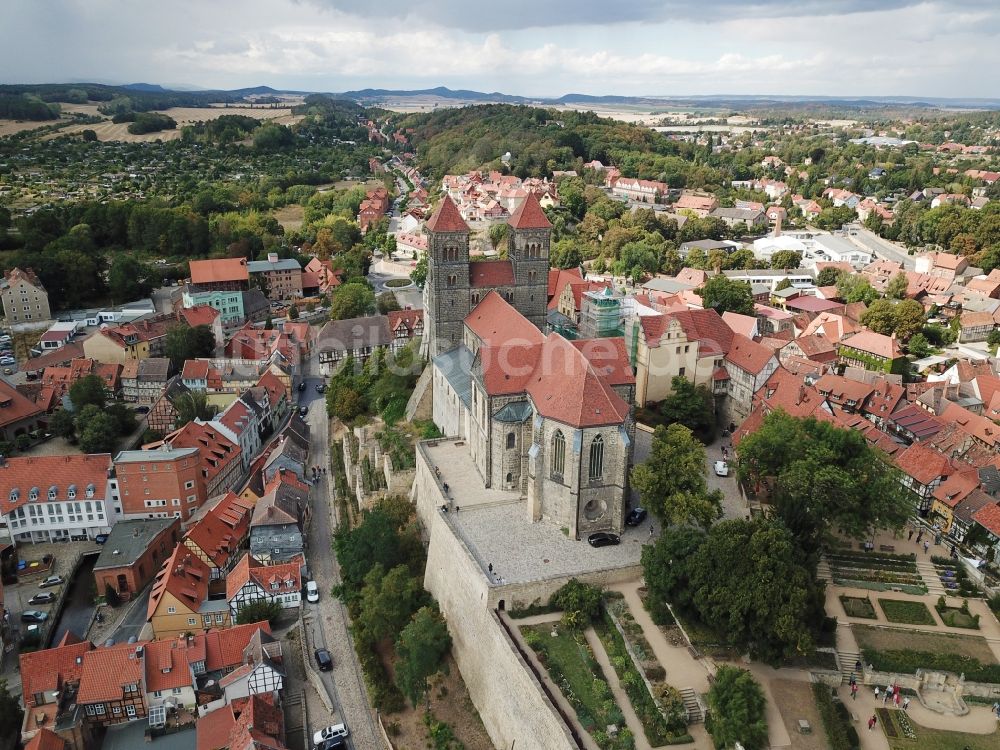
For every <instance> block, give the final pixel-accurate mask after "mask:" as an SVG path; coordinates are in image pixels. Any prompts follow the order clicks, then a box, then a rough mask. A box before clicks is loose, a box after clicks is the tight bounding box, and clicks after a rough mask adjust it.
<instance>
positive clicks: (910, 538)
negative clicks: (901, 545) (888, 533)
mask: <svg viewBox="0 0 1000 750" xmlns="http://www.w3.org/2000/svg"><path fill="white" fill-rule="evenodd" d="M906 541H908V542H912V541H913V529H910V536H909V538H908V539H907V540H906Z"/></svg>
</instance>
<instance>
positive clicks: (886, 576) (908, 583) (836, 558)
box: [826, 551, 927, 593]
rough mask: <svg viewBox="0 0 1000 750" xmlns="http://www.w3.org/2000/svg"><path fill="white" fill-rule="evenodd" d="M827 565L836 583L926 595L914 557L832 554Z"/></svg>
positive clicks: (877, 554)
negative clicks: (897, 589) (896, 589)
mask: <svg viewBox="0 0 1000 750" xmlns="http://www.w3.org/2000/svg"><path fill="white" fill-rule="evenodd" d="M826 561H827V563H828V564H829V566H830V574H831V576H832V577H833V580H834V582H836V583H838V584H840V585H842V586H852V585H853V586H858V587H860V588H868V589H874V590H885V589H886V588H893V587H898V588H901V589H902V590H904V591H906V592H907V593H926V592H927V587H926V586H925V585H924V581H923V578H922V577H921V575H920V573H919V571H918V570H917V564H916V560H915V558H914V556H913V555H894V554H889V553H884V552H863V553H857V552H842V551H835V552H829V553H827V555H826Z"/></svg>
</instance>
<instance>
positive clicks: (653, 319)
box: [625, 310, 733, 405]
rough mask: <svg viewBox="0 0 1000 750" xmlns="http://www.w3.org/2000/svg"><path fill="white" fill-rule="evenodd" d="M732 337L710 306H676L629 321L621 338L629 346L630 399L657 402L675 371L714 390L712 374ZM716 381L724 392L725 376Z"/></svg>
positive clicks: (667, 390) (645, 402)
mask: <svg viewBox="0 0 1000 750" xmlns="http://www.w3.org/2000/svg"><path fill="white" fill-rule="evenodd" d="M732 338H733V332H732V330H731V329H730V328H729V327H728V326H727V325H726V324H725V322H724V321H723V320H722V317H721V316H720V315H719V314H718V313H717V312H716V311H715V310H680V311H677V312H671V313H662V314H660V315H644V316H641V317H638V318H635V319H633V320H632V321H630V322H629V323H628V329H627V330H626V333H625V341H626V345H627V346H631V347H633V351H634V354H633V361H634V365H635V386H636V390H635V400H636V403H637V404H640V405H645V404H647V403H650V402H656V401H662V400H663V399H664V398H666V397H667V396H669V395H670V393H671V392H672V391H673V387H672V385H671V383H672V381H673V379H674V378H675V377H677V376H680V377H683V378H686V379H687V380H689V381H691V382H693V383H694V384H695V385H704V386H706V387H707V388H709V389H710V390H712V391H713V392H715V391H716V388H715V386H716V379H715V375H716V372H717V370H719V368H721V367H722V363H723V359H724V358H725V353H726V352H727V351H728V349H729V346H730V343H731V342H732ZM727 377H728V376H727ZM719 383H721V386H720V387H721V389H722V390H721V392H722V393H724V392H725V380H724V379H723V380H720V381H719Z"/></svg>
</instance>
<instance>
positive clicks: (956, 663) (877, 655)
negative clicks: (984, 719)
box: [861, 648, 1000, 683]
mask: <svg viewBox="0 0 1000 750" xmlns="http://www.w3.org/2000/svg"><path fill="white" fill-rule="evenodd" d="M861 653H862V655H863V657H864V660H865V663H866V664H871V665H872V667H873V668H874V669H875V671H877V672H900V673H902V674H914V673H915V672H916V671H917V670H918V669H937V670H940V671H942V672H954V673H955V674H965V679H966V680H970V681H971V682H992V683H1000V664H983V663H982V662H981V661H979V660H978V659H973V658H972V657H969V656H961V655H959V654H947V653H934V652H930V651H911V650H910V649H904V650H893V651H875V650H872V649H867V648H866V649H862V651H861Z"/></svg>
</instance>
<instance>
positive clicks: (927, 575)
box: [917, 560, 948, 596]
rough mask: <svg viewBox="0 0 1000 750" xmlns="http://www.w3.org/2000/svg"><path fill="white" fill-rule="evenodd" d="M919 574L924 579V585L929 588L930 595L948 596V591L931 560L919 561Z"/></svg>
mask: <svg viewBox="0 0 1000 750" xmlns="http://www.w3.org/2000/svg"><path fill="white" fill-rule="evenodd" d="M917 572H918V573H920V577H921V578H923V579H924V585H926V586H927V593H928V594H931V595H933V596H941V595H942V594H945V595H947V593H948V591H947V590H946V589H945V587H944V586H943V585H941V578H940V577H939V576H938V574H937V569H936V568H935V567H934V563H932V562H931V561H930V560H917Z"/></svg>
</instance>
